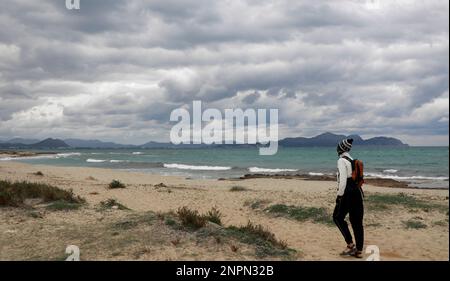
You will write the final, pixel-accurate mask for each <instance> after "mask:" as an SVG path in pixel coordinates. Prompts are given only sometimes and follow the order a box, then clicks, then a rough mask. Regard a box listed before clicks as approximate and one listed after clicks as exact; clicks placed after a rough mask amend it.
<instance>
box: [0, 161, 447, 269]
mask: <svg viewBox="0 0 450 281" xmlns="http://www.w3.org/2000/svg"><path fill="white" fill-rule="evenodd" d="M37 171H40V172H41V174H42V175H36V174H35V173H36V172H37ZM0 179H1V180H8V181H12V182H14V181H29V182H39V183H47V184H50V185H53V186H57V187H59V188H61V189H65V190H69V189H72V190H73V192H74V194H75V195H78V196H81V197H83V198H85V199H86V204H84V205H83V207H82V208H80V209H77V210H69V211H50V210H47V209H45V208H43V207H42V206H40V205H39V204H37V205H36V206H33V207H30V208H14V207H3V208H0V221H1V222H2V223H1V224H0V260H30V259H31V260H59V259H63V258H64V257H65V256H66V254H65V252H64V251H65V248H66V246H67V245H72V244H73V245H77V246H78V247H79V248H80V252H81V259H82V260H261V259H270V260H272V259H286V257H285V256H277V255H267V256H263V255H255V251H254V249H253V248H252V247H253V246H252V245H250V244H246V243H242V241H234V240H230V241H231V242H228V240H227V242H225V241H219V239H218V238H214V237H212V236H211V237H209V236H208V235H204V234H205V232H204V231H203V232H202V231H200V230H199V231H185V230H182V229H176V228H173V227H170V226H169V225H170V223H168V220H167V219H166V220H165V219H164V214H166V213H170V212H176V210H178V209H179V208H180V207H183V206H187V207H189V208H190V209H192V210H198V211H199V212H200V213H204V212H207V211H208V210H210V209H211V208H212V207H216V208H217V209H218V210H219V211H220V212H221V213H222V215H223V217H222V222H223V225H224V226H231V225H234V226H240V225H245V224H246V223H247V222H248V221H251V222H253V223H255V224H260V225H262V226H264V227H266V228H267V229H268V230H270V232H272V233H273V234H275V236H276V238H277V239H279V240H281V241H284V242H285V243H286V244H287V247H289V248H290V249H292V250H294V251H295V253H294V254H292V255H290V256H289V257H288V258H289V259H294V260H356V259H354V258H349V257H341V256H339V252H341V251H342V250H343V249H344V247H345V243H344V242H343V241H342V237H341V235H340V233H339V232H338V229H337V228H336V227H335V226H334V225H331V224H327V223H321V222H317V221H313V220H297V219H294V218H292V217H289V216H287V215H282V214H276V213H271V212H269V210H270V206H273V205H276V204H283V205H285V206H302V207H314V208H324V209H325V210H326V211H327V212H328V213H329V214H331V213H332V211H333V207H334V201H335V196H336V183H335V182H333V181H312V180H308V181H306V180H301V179H270V178H253V179H245V180H238V181H235V180H233V181H232V180H200V179H198V180H197V179H185V178H182V177H176V176H160V175H152V174H143V173H134V172H127V171H120V170H111V169H99V168H81V167H55V166H43V165H30V164H23V163H18V162H12V161H4V162H0ZM113 179H117V180H119V181H120V182H122V183H124V184H125V186H126V187H125V188H123V189H108V188H107V186H108V184H109V183H110V182H111V181H112V180H113ZM233 187H234V190H236V191H231V190H232V189H233ZM236 187H237V188H236ZM364 190H365V194H366V199H365V200H366V206H365V219H364V223H365V231H366V232H365V235H366V239H365V244H366V246H367V245H376V246H377V247H378V248H379V250H380V259H381V260H448V259H449V239H448V236H449V233H448V196H449V191H448V190H426V189H408V188H392V187H377V186H373V185H365V186H364ZM379 195H383V196H391V197H392V198H393V197H395V196H407V198H412V199H414V200H417V201H418V202H422V203H423V202H425V203H423V204H420V205H418V207H415V206H414V205H411V204H409V205H404V204H401V203H398V204H397V203H395V204H394V203H393V204H387V205H383V206H382V207H381V208H379V207H380V206H379V205H377V204H379V202H376V201H374V200H375V198H378V197H376V196H379ZM391 197H389V198H391ZM108 199H115V200H116V201H117V202H120V203H121V204H122V205H124V206H126V207H127V208H129V209H130V210H120V209H119V208H112V209H109V210H104V209H101V208H100V207H99V206H100V205H101V202H104V201H105V200H108ZM427 204H428V205H427ZM30 214H31V215H30ZM151 214H154V215H151ZM150 220H151V221H150ZM417 225H419V226H418V227H416V226H417ZM208 227H213V226H211V225H209V226H208ZM233 241H234V242H233ZM366 256H368V255H367V254H366Z"/></svg>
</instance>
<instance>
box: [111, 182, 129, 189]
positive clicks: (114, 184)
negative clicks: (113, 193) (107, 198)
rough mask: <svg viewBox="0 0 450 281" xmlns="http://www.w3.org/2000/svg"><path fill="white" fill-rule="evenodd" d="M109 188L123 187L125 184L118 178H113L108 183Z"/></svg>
mask: <svg viewBox="0 0 450 281" xmlns="http://www.w3.org/2000/svg"><path fill="white" fill-rule="evenodd" d="M108 188H109V189H116V188H125V185H124V184H123V183H121V182H120V181H118V180H113V181H112V182H111V183H110V184H109V185H108Z"/></svg>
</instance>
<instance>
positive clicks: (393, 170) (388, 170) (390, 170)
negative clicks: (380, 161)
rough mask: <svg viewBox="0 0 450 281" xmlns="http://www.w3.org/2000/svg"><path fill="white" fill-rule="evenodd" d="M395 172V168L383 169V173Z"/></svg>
mask: <svg viewBox="0 0 450 281" xmlns="http://www.w3.org/2000/svg"><path fill="white" fill-rule="evenodd" d="M397 172H398V170H395V169H387V170H384V171H383V173H387V174H395V173H397Z"/></svg>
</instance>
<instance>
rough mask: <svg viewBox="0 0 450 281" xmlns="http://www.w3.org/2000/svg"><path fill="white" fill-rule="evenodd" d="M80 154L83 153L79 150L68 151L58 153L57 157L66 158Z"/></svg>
mask: <svg viewBox="0 0 450 281" xmlns="http://www.w3.org/2000/svg"><path fill="white" fill-rule="evenodd" d="M80 155H81V153H79V152H68V153H58V154H56V156H57V158H60V157H63V158H66V157H70V156H80Z"/></svg>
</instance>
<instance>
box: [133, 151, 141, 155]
mask: <svg viewBox="0 0 450 281" xmlns="http://www.w3.org/2000/svg"><path fill="white" fill-rule="evenodd" d="M141 154H142V152H140V151H136V152H133V155H141Z"/></svg>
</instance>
